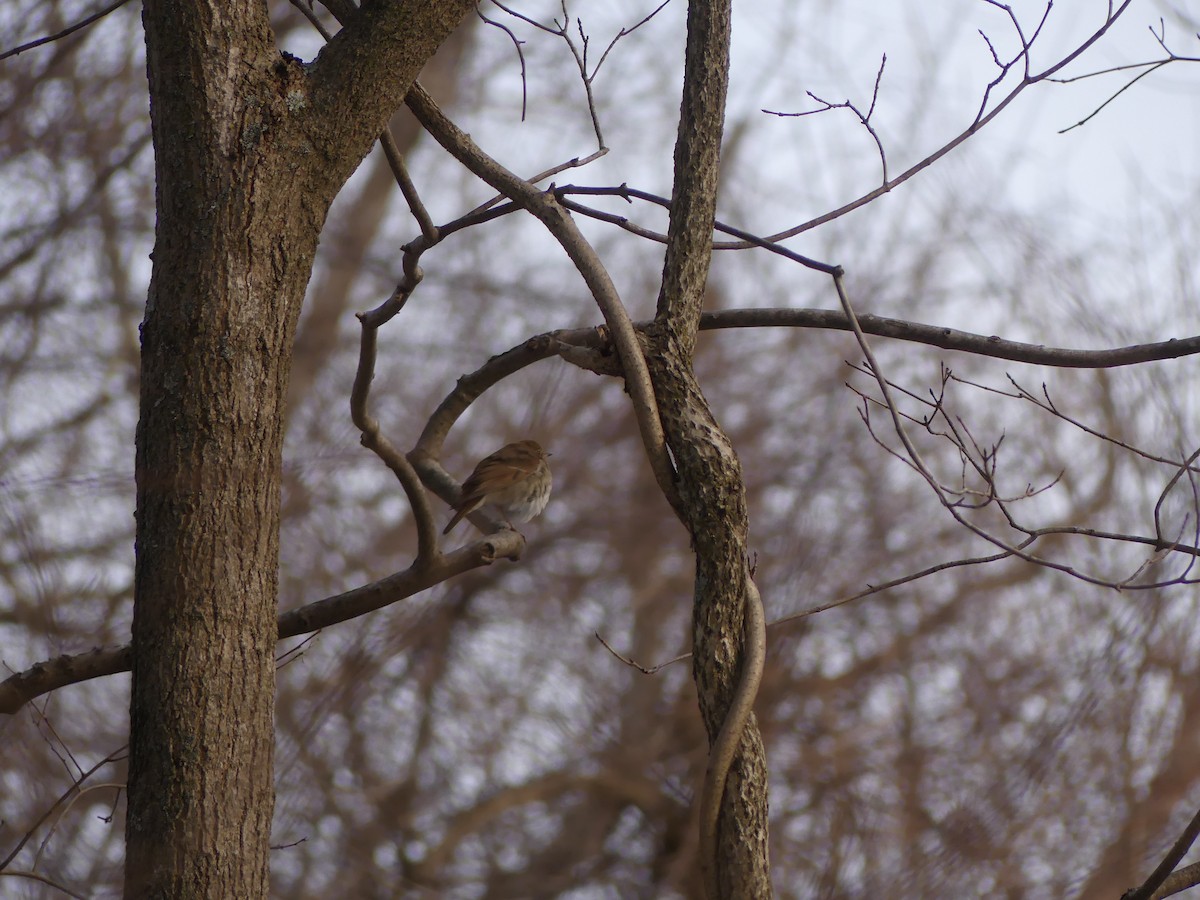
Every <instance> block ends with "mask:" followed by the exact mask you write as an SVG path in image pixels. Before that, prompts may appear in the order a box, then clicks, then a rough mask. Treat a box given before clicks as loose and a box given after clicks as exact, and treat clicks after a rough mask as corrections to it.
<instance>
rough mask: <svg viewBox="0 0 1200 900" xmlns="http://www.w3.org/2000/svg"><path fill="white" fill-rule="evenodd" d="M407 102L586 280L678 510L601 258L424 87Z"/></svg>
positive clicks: (635, 347)
mask: <svg viewBox="0 0 1200 900" xmlns="http://www.w3.org/2000/svg"><path fill="white" fill-rule="evenodd" d="M406 102H407V103H408V107H409V109H411V110H412V111H413V114H414V115H415V116H416V117H417V120H418V121H419V122H420V123H421V125H422V126H424V128H425V130H426V131H428V132H429V133H430V134H431V135H432V136H433V137H434V139H435V140H436V141H437V142H438V143H439V144H441V145H442V146H443V147H444V148H445V149H446V150H447V151H448V152H449V153H450V154H451V155H452V156H454V157H455V158H456V159H458V160H459V162H461V163H462V164H463V165H465V166H466V167H467V168H468V169H469V170H470V171H472V172H474V173H475V174H476V175H477V176H478V177H479V178H481V179H483V180H484V181H486V182H487V183H488V184H490V185H491V186H492V187H494V188H495V189H496V190H498V191H499V192H500V193H502V194H504V195H505V196H507V197H509V198H510V199H511V200H513V201H514V202H515V203H517V204H518V205H519V206H521V207H523V208H524V209H526V210H528V211H529V212H530V213H531V214H533V216H535V217H536V218H537V219H538V220H539V221H541V222H542V224H543V225H545V226H546V229H547V230H548V231H549V232H550V233H551V234H552V235H553V236H554V237H555V239H556V240H558V242H559V244H560V245H561V246H562V248H563V250H565V251H566V254H567V256H568V257H569V258H570V260H571V262H572V263H574V264H575V268H576V269H577V270H578V271H579V273H580V275H582V276H583V279H584V281H585V283H586V284H587V286H588V289H589V290H590V291H591V293H592V296H593V297H594V298H595V300H596V304H597V305H598V306H599V307H600V312H601V314H602V315H603V316H604V321H605V322H606V323H607V324H608V327H609V330H610V331H611V333H612V336H613V340H614V342H615V344H616V346H617V351H618V353H619V354H620V357H621V363H622V365H623V366H624V369H625V383H626V387H627V388H628V390H629V395H630V398H631V399H632V401H633V408H634V414H635V416H636V417H637V422H638V429H639V431H640V432H641V436H642V443H643V444H644V446H645V448H646V455H647V456H648V457H649V459H650V465H651V467H652V468H653V470H654V475H655V478H656V479H657V481H658V485H659V488H660V489H661V490H662V491H663V494H664V495H665V496H666V497H667V499H668V500H670V501H671V506H672V508H674V509H676V510H677V511H678V508H679V506H678V499H677V497H676V488H675V475H674V469H673V467H672V465H671V460H670V457H669V455H668V453H667V446H666V440H665V439H664V437H663V430H662V422H661V421H660V420H659V416H658V403H657V401H656V400H655V398H654V389H653V387H652V386H651V384H650V373H649V371H648V370H647V368H646V360H645V357H644V356H643V354H642V348H641V346H640V345H639V343H638V339H637V334H636V333H635V331H634V329H633V323H632V322H631V321H630V319H629V314H628V313H627V312H626V311H625V307H624V305H623V304H622V303H621V297H620V295H619V294H618V293H617V289H616V286H615V285H614V284H613V282H612V279H611V278H610V277H609V275H608V272H607V271H606V270H605V268H604V264H603V263H602V262H601V261H600V257H599V256H597V255H596V251H595V250H594V249H593V248H592V246H591V244H589V243H588V242H587V240H586V239H585V238H584V236H583V234H582V232H580V231H579V228H578V226H577V225H576V224H575V222H574V221H573V220H572V219H571V216H570V214H569V213H568V212H567V211H566V210H565V209H563V207H562V206H561V205H560V204H558V203H557V202H556V201H555V200H554V197H553V196H552V195H550V194H547V193H544V192H542V191H540V190H538V189H537V188H536V187H534V186H533V185H532V184H530V183H529V182H528V181H525V180H524V179H523V178H520V177H519V176H517V175H515V174H513V173H512V172H510V171H509V170H508V169H506V168H504V167H503V166H502V165H500V164H499V163H498V162H496V161H495V160H494V159H492V158H491V157H490V156H488V155H487V154H486V153H484V152H483V150H482V149H481V148H480V147H479V146H478V145H477V144H476V143H475V142H474V141H473V140H471V136H470V135H468V134H466V133H465V132H463V131H462V129H460V128H459V127H458V126H457V125H455V124H454V123H453V122H451V121H450V120H449V119H447V118H446V116H445V115H443V113H442V111H441V110H440V109H439V108H438V106H437V104H436V103H434V102H433V98H432V97H430V96H429V94H428V93H426V92H425V90H424V88H422V87H421V86H420V85H419V84H414V85H413V88H412V90H411V91H409V93H408V97H407V99H406Z"/></svg>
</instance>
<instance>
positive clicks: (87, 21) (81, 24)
mask: <svg viewBox="0 0 1200 900" xmlns="http://www.w3.org/2000/svg"><path fill="white" fill-rule="evenodd" d="M128 2H129V0H115V2H113V3H110V4H109V5H108V6H106V7H104V8H103V9H101V10H99V11H98V12H94V13H92V14H91V15H90V16H87V17H85V18H83V19H81V20H80V21H78V22H76V23H75V24H74V25H71V26H70V27H68V28H64V29H63V30H62V31H59V32H56V33H55V34H51V35H48V36H46V37H41V38H38V39H37V40H36V41H30V42H29V43H27V44H21V45H20V46H19V47H13V48H12V49H11V50H5V51H4V52H3V53H0V61H2V60H5V59H8V58H9V57H10V56H17V55H18V54H21V53H24V52H25V51H26V50H32V49H33V48H34V47H41V46H42V45H43V44H50V43H53V42H54V41H58V40H62V39H63V38H65V37H68V36H69V35H72V34H74V33H75V32H76V31H79V30H80V29H81V28H87V27H88V26H89V25H91V24H92V23H93V22H96V21H99V20H100V19H103V18H104V17H105V16H107V15H108V14H109V13H110V12H113V11H114V10H117V9H120V8H121V7H122V6H124V5H125V4H126V3H128Z"/></svg>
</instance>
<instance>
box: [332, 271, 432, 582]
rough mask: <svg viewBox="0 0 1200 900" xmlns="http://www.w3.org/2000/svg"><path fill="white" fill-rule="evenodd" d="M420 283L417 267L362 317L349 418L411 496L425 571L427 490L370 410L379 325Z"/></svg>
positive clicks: (428, 516)
mask: <svg viewBox="0 0 1200 900" xmlns="http://www.w3.org/2000/svg"><path fill="white" fill-rule="evenodd" d="M420 280H421V269H420V267H419V266H416V267H414V269H413V271H412V272H411V273H408V272H406V273H405V276H404V280H403V281H401V283H400V284H399V285H398V286H397V288H396V290H395V292H394V293H393V294H392V296H391V297H389V298H388V299H387V300H386V301H384V303H383V304H382V305H381V306H380V307H379V308H378V309H376V310H373V311H372V312H369V313H360V314H359V316H358V320H359V322H361V323H362V338H361V341H360V344H359V352H358V371H357V372H356V373H355V375H354V387H353V389H352V390H351V391H350V418H351V419H352V420H353V421H354V425H355V427H356V428H358V430H359V431H361V432H362V445H363V446H364V447H366V448H367V449H368V450H370V451H371V452H372V453H374V454H375V455H376V456H378V457H379V458H380V459H381V460H383V462H384V463H385V464H386V465H387V467H388V468H389V469H391V470H392V472H394V473H395V475H396V478H397V479H399V481H400V485H401V486H402V487H403V488H404V493H405V494H406V495H407V496H408V502H409V504H410V505H411V506H412V510H413V517H414V518H415V519H416V522H417V558H416V561H415V562H414V563H413V565H414V567H416V568H421V569H423V568H427V567H429V566H432V565H433V563H434V562H435V561H436V559H437V555H438V536H437V525H435V524H434V521H433V509H432V508H431V507H430V505H429V496H428V494H426V493H425V487H424V485H422V484H421V479H420V478H419V477H418V476H417V472H416V470H415V469H414V468H413V466H412V464H411V463H410V462H409V461H408V460H407V459H406V458H405V457H404V454H402V453H401V452H400V451H399V450H397V449H396V447H395V445H393V444H392V442H391V441H390V440H388V439H387V437H386V436H385V435H384V434H383V433H382V432H381V431H380V428H379V421H378V420H377V419H376V418H375V417H374V416H372V415H371V414H370V413H369V412H368V411H367V398H368V396H369V395H370V391H371V381H372V380H373V379H374V378H375V357H376V337H377V335H378V332H379V325H380V324H382V322H386V321H387V320H388V319H390V318H391V317H392V316H394V315H396V313H398V312H399V311H400V310H401V309H402V308H403V307H404V304H405V302H406V301H407V300H408V297H409V295H410V294H411V293H412V291H413V290H414V289H415V288H416V286H417V283H418V282H419V281H420Z"/></svg>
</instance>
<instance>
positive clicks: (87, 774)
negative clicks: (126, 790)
mask: <svg viewBox="0 0 1200 900" xmlns="http://www.w3.org/2000/svg"><path fill="white" fill-rule="evenodd" d="M128 749H129V745H128V744H126V745H125V746H122V747H120V748H118V749H116V750H114V751H113V752H112V753H110V754H108V756H106V757H104V758H103V759H102V760H100V761H99V762H98V763H96V764H95V765H94V766H92V767H91V768H90V769H86V770H81V771H80V772H79V774H78V775H77V776H76V777H75V778H74V779H73V780H72V782H71V785H70V786H69V787H68V788H67V789H66V790H65V791H64V792H63V793H62V794H61V795H60V796H59V798H58V799H57V800H56V801H55V802H54V803H52V804H51V805H50V806H49V807H47V809H46V810H45V811H44V812H43V813H42V815H41V817H40V818H39V819H38V820H37V821H36V822H34V823H33V824H32V825H31V826H29V828H28V829H26V831H25V833H24V835H23V836H22V837H21V839H20V840H19V841H17V844H16V846H14V847H13V848H12V850H10V851H9V853H8V855H7V856H5V857H4V858H3V859H0V876H3V875H9V876H16V877H21V878H33V879H36V880H38V881H41V882H44V883H45V884H50V885H53V886H54V887H56V888H58V889H59V890H60V891H63V892H64V893H66V894H68V895H70V896H72V897H78V896H81V895H79V894H74V893H72V892H71V891H69V890H67V888H65V887H63V886H62V885H59V884H55V883H54V882H53V881H50V880H49V879H46V878H44V877H43V876H41V875H38V874H36V873H35V872H24V871H12V870H10V869H9V866H11V865H12V862H13V860H15V859H16V858H17V855H18V854H19V853H20V852H21V850H22V848H23V847H24V846H25V845H26V844H27V843H29V842H30V841H31V840H32V839H33V836H34V834H35V833H36V832H37V830H38V829H39V828H41V827H42V826H43V825H45V824H46V822H48V821H50V819H51V818H52V817H53V819H54V824H52V825H51V826H50V829H49V831H48V832H47V834H46V840H49V838H50V836H51V835H52V834H53V833H54V829H55V827H56V825H57V823H58V820H59V819H60V818H61V817H62V816H63V814H65V813H66V812H67V810H68V809H70V808H71V805H72V804H73V803H74V802H75V801H76V800H77V799H78V798H79V797H80V796H82V795H83V793H84V791H85V788H84V786H83V785H84V782H85V781H87V780H88V779H89V778H91V777H92V776H93V775H95V774H96V773H97V772H98V771H100V770H101V769H102V768H104V767H105V766H107V765H108V764H109V763H113V762H117V761H119V760H122V759H124V758H125V757H126V755H127V751H128ZM92 787H93V788H99V787H114V788H116V789H117V790H118V791H119V790H120V789H121V788H122V785H93V786H92ZM89 789H90V788H89ZM44 843H45V841H43V847H44ZM40 856H41V850H39V851H38V857H40ZM33 866H34V868H35V869H36V868H37V859H35V860H34V863H33Z"/></svg>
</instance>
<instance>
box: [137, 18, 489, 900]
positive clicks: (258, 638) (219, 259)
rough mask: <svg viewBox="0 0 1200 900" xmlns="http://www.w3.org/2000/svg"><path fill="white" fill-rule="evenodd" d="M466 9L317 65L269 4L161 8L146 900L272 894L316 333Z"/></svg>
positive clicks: (141, 803)
mask: <svg viewBox="0 0 1200 900" xmlns="http://www.w3.org/2000/svg"><path fill="white" fill-rule="evenodd" d="M470 6H471V4H469V3H466V2H455V3H444V2H443V3H438V2H434V0H430V2H426V3H408V4H403V5H401V4H391V3H376V4H372V5H371V6H370V7H368V8H367V9H366V10H363V11H362V12H361V13H356V14H354V16H353V18H352V21H351V22H350V23H349V25H348V27H347V28H345V29H343V31H342V32H341V33H340V34H339V35H338V37H337V38H335V39H334V41H332V42H331V43H330V44H329V46H328V47H327V48H326V52H324V53H322V54H321V57H320V58H319V59H318V62H317V63H315V64H313V65H312V66H310V67H307V68H304V67H302V66H301V65H300V63H299V62H298V61H297V60H293V59H290V58H286V57H284V56H282V55H281V54H280V53H279V52H278V50H277V49H276V48H275V44H274V39H273V36H272V33H271V29H270V25H269V21H268V15H267V8H266V5H265V3H262V2H261V0H240V2H235V3H228V2H222V0H192V2H176V3H171V4H164V3H158V2H153V0H147V2H146V4H145V7H144V12H143V18H144V24H145V29H146V44H147V70H148V77H149V82H150V96H151V118H152V128H153V137H154V146H155V165H156V178H157V193H156V205H157V213H158V220H157V231H156V235H155V250H154V257H153V258H154V265H153V272H152V277H151V284H150V293H149V299H148V302H147V305H146V316H145V320H144V322H143V325H142V379H141V399H140V403H141V418H140V421H139V424H138V431H137V464H136V476H137V545H136V550H137V562H136V575H135V592H134V622H133V696H132V701H131V737H130V741H131V747H130V771H129V814H128V820H127V826H126V838H127V854H126V888H125V890H126V896H129V897H147V896H151V897H156V896H172V897H175V896H189V897H238V898H250V897H263V896H266V894H267V889H268V859H267V856H268V846H269V837H270V827H271V815H272V812H273V805H274V788H273V769H272V747H273V741H274V734H273V719H272V702H273V694H274V653H275V644H276V605H277V597H276V588H277V582H278V572H277V569H278V556H279V487H280V469H281V449H282V442H283V433H284V418H285V416H284V410H285V397H286V393H287V383H288V372H289V366H290V360H291V348H292V340H293V337H294V333H295V326H296V321H297V318H298V314H299V310H300V306H301V302H302V300H303V297H304V291H305V286H306V285H307V283H308V280H309V277H310V275H311V272H312V263H313V256H314V253H315V251H316V246H317V240H318V236H319V234H320V229H321V226H322V224H323V222H324V219H325V215H326V212H327V211H328V208H329V204H330V202H331V201H332V199H333V197H334V195H335V194H336V192H337V190H338V189H339V188H340V187H341V185H342V184H343V183H344V182H345V180H346V178H348V177H349V175H350V173H351V172H352V171H353V170H354V168H355V167H356V166H357V165H358V163H359V161H360V160H361V159H362V157H363V156H364V155H365V154H366V152H367V150H368V149H369V148H370V145H371V142H372V141H373V139H374V138H375V137H376V136H378V134H379V133H380V131H381V130H382V129H383V127H384V124H385V123H386V121H387V118H388V116H390V115H391V113H392V112H393V111H394V110H395V109H396V108H397V107H398V106H399V104H400V102H401V101H402V99H403V96H404V94H405V93H406V92H407V90H408V88H409V86H410V85H411V84H412V81H413V79H414V78H415V77H416V74H417V72H418V71H419V69H420V67H421V65H422V64H423V63H424V61H425V59H427V58H428V57H429V56H430V55H432V53H433V51H434V50H435V49H436V47H437V45H438V44H439V43H440V42H441V41H442V40H443V39H444V38H445V37H446V35H447V34H449V32H450V30H451V29H452V28H453V27H454V26H455V25H456V24H457V22H458V21H460V20H461V18H462V16H463V14H464V13H465V12H466V11H467V10H468V9H469V8H470Z"/></svg>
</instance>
